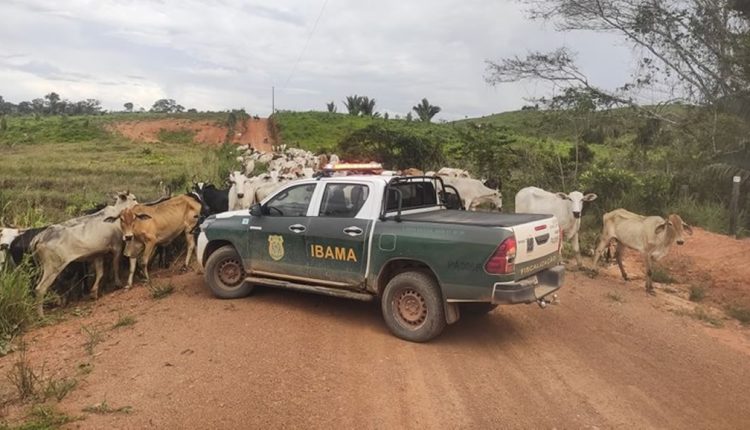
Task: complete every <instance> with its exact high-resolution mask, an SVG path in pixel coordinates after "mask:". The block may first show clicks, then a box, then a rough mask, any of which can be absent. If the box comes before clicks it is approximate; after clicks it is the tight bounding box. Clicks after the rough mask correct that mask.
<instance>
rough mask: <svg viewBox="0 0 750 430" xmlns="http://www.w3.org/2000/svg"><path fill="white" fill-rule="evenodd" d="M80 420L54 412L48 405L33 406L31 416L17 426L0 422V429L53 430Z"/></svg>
mask: <svg viewBox="0 0 750 430" xmlns="http://www.w3.org/2000/svg"><path fill="white" fill-rule="evenodd" d="M80 419H81V418H76V417H71V416H70V415H67V414H65V413H64V412H60V411H58V410H56V409H55V408H54V407H53V406H50V405H34V406H33V407H32V408H31V414H30V415H29V417H28V418H27V420H26V421H25V422H24V423H22V424H19V425H18V426H5V425H3V424H2V422H0V429H2V430H6V429H7V430H53V429H58V428H62V426H64V425H65V424H69V423H72V422H75V421H78V420H80Z"/></svg>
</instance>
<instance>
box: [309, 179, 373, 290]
mask: <svg viewBox="0 0 750 430" xmlns="http://www.w3.org/2000/svg"><path fill="white" fill-rule="evenodd" d="M370 194H371V192H370V188H369V186H368V185H365V184H355V183H328V184H325V189H324V191H323V196H322V199H321V204H320V208H319V211H318V214H317V216H313V217H310V222H309V224H308V230H307V238H306V240H307V253H308V256H309V261H310V266H309V272H308V273H309V276H310V278H312V280H319V281H321V282H320V283H321V284H324V285H325V284H326V283H329V284H330V283H335V284H338V285H337V286H341V287H346V288H357V287H359V286H361V285H362V283H363V281H364V273H365V266H366V264H367V252H368V249H367V239H368V238H369V237H370V229H371V228H372V221H370V220H369V219H365V218H364V217H362V218H357V215H358V214H359V212H360V210H361V209H362V206H363V205H364V204H365V202H366V201H367V199H368V198H370Z"/></svg>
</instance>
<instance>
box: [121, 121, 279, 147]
mask: <svg viewBox="0 0 750 430" xmlns="http://www.w3.org/2000/svg"><path fill="white" fill-rule="evenodd" d="M269 126H271V124H270V122H269V121H268V119H267V118H260V119H254V118H248V119H246V120H245V121H244V122H242V123H238V125H237V126H236V128H235V130H236V132H235V135H234V136H233V138H232V143H234V144H237V145H250V146H252V147H253V148H255V149H258V150H260V151H262V152H268V151H271V146H272V145H273V139H272V136H271V133H270V131H269ZM110 129H111V130H113V131H116V132H118V133H120V134H122V135H123V136H125V137H127V138H129V139H132V140H140V141H145V142H158V141H159V132H160V131H162V130H166V131H181V130H189V131H192V132H193V133H195V138H194V140H195V142H197V143H203V144H207V145H217V146H218V145H221V144H222V143H224V140H225V138H226V135H227V131H228V128H227V126H226V125H225V124H223V123H222V122H219V121H208V120H190V119H155V120H143V121H122V122H116V123H113V124H112V125H111V126H110Z"/></svg>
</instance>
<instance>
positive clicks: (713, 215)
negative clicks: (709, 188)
mask: <svg viewBox="0 0 750 430" xmlns="http://www.w3.org/2000/svg"><path fill="white" fill-rule="evenodd" d="M669 212H670V213H677V214H679V215H680V217H681V218H682V219H683V220H684V221H685V222H687V223H688V224H691V225H698V226H701V227H703V228H705V229H706V230H709V231H713V232H715V233H723V234H726V233H728V232H729V210H728V209H727V208H726V207H724V206H723V205H721V204H719V203H716V202H710V201H702V202H701V201H698V200H697V199H695V198H692V197H686V198H680V199H677V200H676V201H675V202H674V203H672V204H671V205H670V206H669ZM739 225H743V223H742V222H740V223H739Z"/></svg>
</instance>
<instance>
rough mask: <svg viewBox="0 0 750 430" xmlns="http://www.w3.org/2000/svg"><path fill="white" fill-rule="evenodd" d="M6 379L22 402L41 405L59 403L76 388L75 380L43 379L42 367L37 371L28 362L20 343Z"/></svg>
mask: <svg viewBox="0 0 750 430" xmlns="http://www.w3.org/2000/svg"><path fill="white" fill-rule="evenodd" d="M6 378H7V379H8V382H9V383H10V384H11V385H12V386H13V387H14V388H15V390H16V394H17V396H18V399H19V400H20V401H22V402H23V401H32V402H34V403H43V402H46V401H47V400H48V399H56V400H57V401H58V402H59V401H62V400H63V399H64V398H65V396H67V395H68V394H69V393H70V392H71V391H73V390H74V389H75V388H76V386H78V380H77V379H75V378H65V377H63V378H59V379H56V378H51V377H50V378H48V377H45V376H44V367H42V368H40V369H37V368H35V367H34V365H33V364H32V363H31V361H30V360H29V358H28V356H27V355H26V344H25V343H24V342H21V346H20V348H19V352H18V355H17V357H16V362H15V363H13V366H12V367H11V369H10V371H9V372H8V373H7V375H6Z"/></svg>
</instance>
